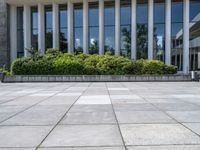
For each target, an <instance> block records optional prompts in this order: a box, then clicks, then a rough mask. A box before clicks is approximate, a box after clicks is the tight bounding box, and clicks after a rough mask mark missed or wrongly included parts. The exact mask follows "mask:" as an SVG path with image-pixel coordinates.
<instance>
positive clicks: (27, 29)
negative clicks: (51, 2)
mask: <svg viewBox="0 0 200 150" xmlns="http://www.w3.org/2000/svg"><path fill="white" fill-rule="evenodd" d="M27 48H31V9H30V6H28V5H27V4H25V5H24V56H25V57H26V56H27V55H28V52H27V50H26V49H27Z"/></svg>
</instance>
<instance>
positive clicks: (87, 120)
mask: <svg viewBox="0 0 200 150" xmlns="http://www.w3.org/2000/svg"><path fill="white" fill-rule="evenodd" d="M61 124H116V119H115V116H114V113H113V112H89V113H88V112H86V113H83V112H77V113H68V114H67V115H66V117H65V118H64V119H63V120H62V121H61Z"/></svg>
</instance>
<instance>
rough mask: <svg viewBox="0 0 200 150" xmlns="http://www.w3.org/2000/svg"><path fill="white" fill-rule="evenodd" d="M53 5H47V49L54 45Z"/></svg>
mask: <svg viewBox="0 0 200 150" xmlns="http://www.w3.org/2000/svg"><path fill="white" fill-rule="evenodd" d="M52 19H53V18H52V7H51V6H46V7H45V49H48V48H52V47H53V44H52V43H53V36H52V35H53V24H52Z"/></svg>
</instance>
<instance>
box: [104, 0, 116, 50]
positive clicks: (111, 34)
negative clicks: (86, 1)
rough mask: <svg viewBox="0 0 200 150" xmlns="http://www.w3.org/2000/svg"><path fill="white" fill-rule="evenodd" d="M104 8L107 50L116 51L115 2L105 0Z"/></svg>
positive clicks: (105, 46)
mask: <svg viewBox="0 0 200 150" xmlns="http://www.w3.org/2000/svg"><path fill="white" fill-rule="evenodd" d="M104 7H105V10H104V15H105V16H104V19H105V20H104V28H105V31H104V32H105V33H104V35H105V38H104V39H105V41H104V43H105V45H104V50H105V52H111V53H112V54H114V53H115V2H114V1H107V2H105V6H104Z"/></svg>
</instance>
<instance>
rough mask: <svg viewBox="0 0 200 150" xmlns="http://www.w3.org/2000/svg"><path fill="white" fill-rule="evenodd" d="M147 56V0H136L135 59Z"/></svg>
mask: <svg viewBox="0 0 200 150" xmlns="http://www.w3.org/2000/svg"><path fill="white" fill-rule="evenodd" d="M147 58H148V0H143V1H141V0H137V59H147Z"/></svg>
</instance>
